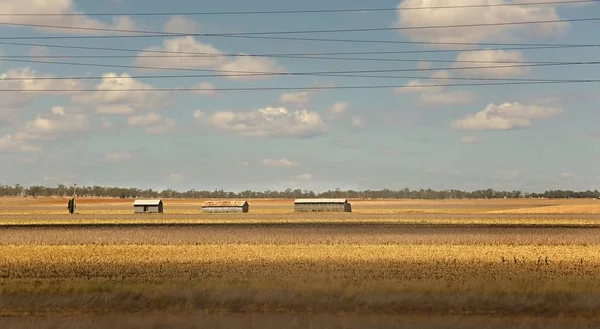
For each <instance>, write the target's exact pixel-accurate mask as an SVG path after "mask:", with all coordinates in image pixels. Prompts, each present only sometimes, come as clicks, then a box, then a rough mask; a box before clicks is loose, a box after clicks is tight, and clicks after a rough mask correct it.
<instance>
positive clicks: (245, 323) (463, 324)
mask: <svg viewBox="0 0 600 329" xmlns="http://www.w3.org/2000/svg"><path fill="white" fill-rule="evenodd" d="M599 326H600V321H598V320H591V319H581V318H568V317H502V316H493V317H490V316H477V315H474V316H473V315H471V316H460V315H436V314H432V315H428V316H411V315H401V316H400V315H396V316H384V315H356V314H340V315H333V314H264V313H250V314H248V313H244V314H239V313H237V314H230V313H228V314H222V313H217V314H214V313H210V314H206V313H190V312H186V313H179V314H169V313H166V314H165V313H141V314H100V315H75V316H71V317H65V316H64V315H61V314H53V315H46V316H37V317H29V318H14V317H13V318H4V319H3V318H0V328H3V329H24V328H28V329H29V328H53V329H57V328H61V329H80V328H86V329H105V328H123V329H139V328H154V329H173V328H179V329H200V328H247V329H282V328H286V329H392V328H393V329H414V328H436V329H469V328H477V329H481V328H486V329H506V328H511V329H564V328H569V329H589V328H597V327H599Z"/></svg>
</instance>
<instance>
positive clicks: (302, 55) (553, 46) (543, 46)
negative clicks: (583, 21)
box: [0, 41, 600, 61]
mask: <svg viewBox="0 0 600 329" xmlns="http://www.w3.org/2000/svg"><path fill="white" fill-rule="evenodd" d="M405 43H408V44H411V43H412V42H410V41H406V42H405ZM414 43H416V44H421V42H414ZM424 44H439V45H469V46H478V45H479V46H488V45H494V44H489V43H480V44H478V43H459V42H458V43H452V42H450V43H441V42H440V43H436V42H431V43H427V42H425V43H424ZM0 45H12V46H27V47H47V48H57V49H80V50H104V51H114V52H136V53H150V54H177V55H189V56H196V55H198V56H206V57H221V56H222V57H273V58H277V57H282V58H288V57H289V58H305V57H306V58H315V57H316V56H334V55H385V54H390V55H391V54H425V53H449V52H480V51H484V50H503V51H507V50H542V49H569V48H596V47H600V44H518V43H517V44H499V45H502V46H511V45H517V46H516V47H486V48H485V49H478V48H459V49H456V48H455V49H434V50H398V51H359V52H321V53H262V54H260V53H259V54H245V53H244V54H227V53H219V54H214V53H208V52H190V51H170V50H152V49H131V48H111V47H90V46H66V45H51V44H41V43H21V42H2V41H0ZM521 45H522V46H521ZM525 45H531V46H525ZM102 57H106V56H102ZM426 60H427V59H423V61H426Z"/></svg>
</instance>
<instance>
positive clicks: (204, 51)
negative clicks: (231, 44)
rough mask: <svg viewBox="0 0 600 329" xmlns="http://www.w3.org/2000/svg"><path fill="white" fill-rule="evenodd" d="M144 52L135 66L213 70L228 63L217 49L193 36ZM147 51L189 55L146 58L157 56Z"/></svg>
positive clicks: (171, 40) (175, 39)
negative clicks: (212, 68)
mask: <svg viewBox="0 0 600 329" xmlns="http://www.w3.org/2000/svg"><path fill="white" fill-rule="evenodd" d="M144 50H145V52H142V53H140V54H139V55H138V57H137V58H136V59H135V65H137V66H150V67H151V66H157V67H172V68H211V67H218V66H219V65H221V64H224V63H225V62H226V57H224V56H222V55H223V54H222V53H221V51H219V50H218V49H217V48H215V47H214V46H212V45H210V44H204V43H201V42H198V41H196V39H195V38H194V37H191V36H186V37H176V38H171V39H166V40H165V41H163V45H162V46H161V47H157V46H153V47H149V48H146V49H144ZM146 51H159V52H161V51H162V52H164V51H167V52H176V53H177V52H179V53H187V54H181V55H178V54H164V55H168V56H169V57H144V56H152V55H156V54H157V53H151V52H146ZM144 70H147V69H144Z"/></svg>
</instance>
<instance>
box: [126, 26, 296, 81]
mask: <svg viewBox="0 0 600 329" xmlns="http://www.w3.org/2000/svg"><path fill="white" fill-rule="evenodd" d="M144 50H145V51H144V52H141V53H140V54H139V55H138V57H137V58H136V59H135V61H134V62H135V64H136V65H138V66H146V67H152V66H156V67H170V68H205V69H206V68H211V69H214V70H220V71H227V72H223V74H224V75H226V76H228V77H229V79H231V80H250V79H268V78H269V77H272V76H269V75H249V74H247V73H253V72H256V73H265V72H266V73H283V72H285V69H284V68H283V67H281V66H279V65H278V64H277V62H276V61H275V60H273V59H270V58H260V57H253V56H248V54H245V53H240V54H238V56H233V59H229V58H228V57H230V56H229V55H227V54H225V53H223V52H221V51H220V50H219V49H217V48H215V47H214V46H213V45H210V44H205V43H201V42H199V41H197V40H196V39H195V38H194V37H191V36H185V37H174V38H171V39H167V40H165V41H164V42H163V44H162V46H153V47H149V48H146V49H144ZM149 51H150V52H152V51H154V52H173V53H178V54H171V55H170V56H169V57H151V55H152V53H149ZM142 70H151V69H142Z"/></svg>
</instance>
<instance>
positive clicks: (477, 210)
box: [0, 198, 600, 215]
mask: <svg viewBox="0 0 600 329" xmlns="http://www.w3.org/2000/svg"><path fill="white" fill-rule="evenodd" d="M67 200H68V199H67V198H0V206H1V208H0V214H2V215H52V214H55V215H58V214H67V208H66V205H67ZM204 201H206V200H204V199H165V200H164V202H165V213H166V214H174V215H196V214H201V213H202V209H201V206H202V203H203V202H204ZM350 202H351V203H352V208H353V212H355V213H359V214H411V213H412V214H485V213H517V214H538V213H541V214H581V215H585V214H599V213H600V212H599V210H600V201H599V200H579V199H569V200H544V199H517V200H504V199H502V200H350ZM249 203H250V212H251V213H256V214H275V215H276V214H279V215H281V214H289V213H293V211H294V204H293V200H291V199H289V200H288V199H273V200H271V199H266V200H265V199H256V200H254V199H251V200H249ZM77 211H78V212H79V213H80V214H87V215H92V214H100V215H102V214H104V215H127V214H131V213H132V212H133V209H132V200H128V199H93V198H92V199H90V198H80V199H78V201H77Z"/></svg>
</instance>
